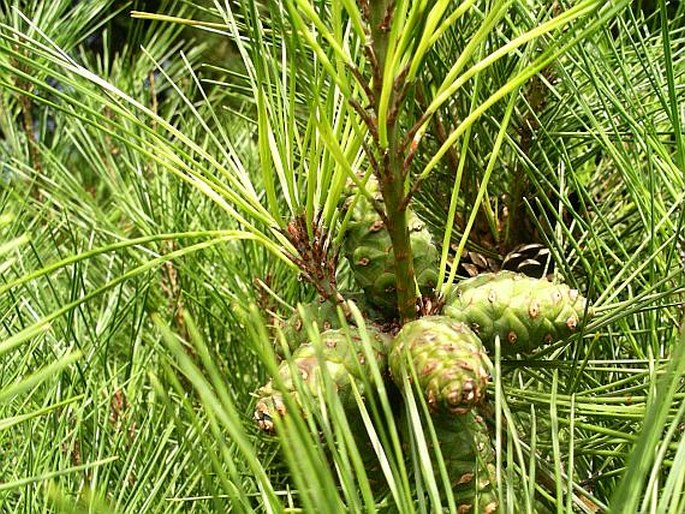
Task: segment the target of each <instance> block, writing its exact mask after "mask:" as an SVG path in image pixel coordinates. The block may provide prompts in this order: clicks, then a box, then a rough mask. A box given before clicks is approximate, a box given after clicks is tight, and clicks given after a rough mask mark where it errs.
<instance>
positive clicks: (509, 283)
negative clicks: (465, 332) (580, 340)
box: [443, 271, 592, 354]
mask: <svg viewBox="0 0 685 514" xmlns="http://www.w3.org/2000/svg"><path fill="white" fill-rule="evenodd" d="M586 304H587V301H586V299H585V298H584V297H583V296H581V295H580V294H579V293H578V291H577V290H575V289H571V288H570V287H568V286H567V285H565V284H553V283H551V282H549V281H547V280H545V279H536V278H530V277H527V276H525V275H521V274H518V273H513V272H510V271H500V272H499V273H486V274H482V275H478V276H477V277H474V278H472V279H469V280H465V281H464V282H461V283H460V284H459V285H458V286H457V287H456V289H455V290H454V291H452V292H451V293H450V294H449V295H448V298H447V300H446V303H445V309H444V311H443V314H445V315H446V316H448V317H450V318H452V319H453V320H455V321H462V322H464V323H466V324H468V325H469V327H471V329H472V330H473V331H474V332H476V334H478V337H480V339H481V340H482V341H483V344H484V345H485V347H486V348H487V349H488V350H489V351H491V352H493V351H494V348H495V336H499V337H500V342H501V349H502V354H512V353H526V352H530V351H532V350H534V349H536V348H538V347H539V346H541V345H543V344H547V343H552V342H554V341H557V340H559V339H563V338H565V337H568V336H570V335H571V334H573V333H574V332H576V331H577V330H578V329H579V328H580V326H581V325H582V323H584V322H585V318H584V316H585V310H586ZM587 316H588V318H589V317H591V316H592V309H588V312H587Z"/></svg>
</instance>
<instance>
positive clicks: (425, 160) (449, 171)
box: [0, 0, 685, 513]
mask: <svg viewBox="0 0 685 514" xmlns="http://www.w3.org/2000/svg"><path fill="white" fill-rule="evenodd" d="M334 4H336V2H330V3H329V2H316V3H313V4H312V7H311V8H307V7H306V6H308V5H309V3H308V2H305V1H304V0H297V1H295V0H293V1H287V2H264V3H262V2H250V1H247V0H245V1H238V2H228V1H227V2H218V1H217V2H200V3H188V2H181V1H178V2H177V1H159V2H118V1H107V0H98V1H90V2H72V1H66V0H55V1H51V2H41V1H30V0H24V1H19V0H17V1H10V0H3V1H2V2H1V3H0V272H1V280H0V322H1V326H0V359H1V362H2V367H1V370H0V456H1V458H0V510H1V511H2V512H60V511H64V512H141V513H142V512H146V513H147V512H227V511H236V512H243V511H247V512H253V511H256V512H281V511H284V510H289V511H295V510H300V509H301V510H304V511H308V512H309V511H311V512H323V511H325V512H338V511H339V512H347V511H353V512H357V511H360V512H361V511H366V512H374V511H376V510H383V509H392V508H395V506H397V508H398V509H399V510H401V511H403V512H405V511H406V512H409V511H419V512H431V511H432V509H433V508H434V506H435V504H434V500H435V499H436V498H437V496H438V495H437V494H434V493H435V491H437V490H438V489H440V488H441V487H442V486H443V485H444V484H441V476H440V469H439V464H438V463H433V464H434V467H430V466H429V467H426V466H425V465H422V464H421V462H422V458H424V457H425V455H424V454H423V453H422V452H423V451H424V447H422V446H421V444H417V445H415V446H412V447H402V446H400V445H399V444H398V443H397V441H398V433H399V431H400V425H401V424H402V423H406V424H408V425H409V426H410V427H412V430H416V431H417V432H418V428H419V427H420V426H421V423H420V421H419V418H420V416H419V414H418V413H419V412H423V411H422V405H421V400H420V399H419V398H417V399H414V400H412V401H415V403H414V407H415V409H414V411H415V412H416V416H415V417H414V418H411V419H409V420H408V421H407V420H403V421H400V420H394V419H393V416H394V414H393V405H394V403H393V402H394V399H393V394H395V392H393V391H385V390H383V389H381V390H380V391H379V399H378V402H377V403H373V404H372V405H370V406H369V410H368V413H367V414H368V419H369V422H368V428H369V430H370V431H372V432H373V430H374V428H373V427H376V428H375V430H377V431H378V438H379V447H381V448H382V450H379V451H381V453H383V455H384V456H385V458H386V460H387V467H386V469H385V477H386V479H387V480H388V483H389V489H388V490H387V491H385V492H383V493H374V492H373V491H372V487H371V486H370V484H369V480H368V477H366V476H364V474H360V473H359V461H360V456H359V452H358V451H356V449H355V448H354V444H353V442H350V441H349V440H347V439H345V438H344V429H345V423H346V422H347V421H346V415H345V413H344V412H343V411H342V408H341V407H340V405H339V403H336V401H335V399H330V401H331V403H330V406H329V410H328V411H326V412H324V413H323V414H321V415H320V416H319V415H317V416H311V417H309V418H308V419H306V420H304V421H303V420H300V419H295V420H293V421H292V423H291V424H289V425H288V426H287V427H286V429H284V430H283V432H282V433H281V434H279V437H278V438H277V437H267V436H265V435H263V434H260V433H258V431H257V430H256V428H255V426H254V422H253V419H252V413H253V408H254V397H253V393H254V391H255V390H256V389H257V388H258V387H259V386H260V385H261V384H263V383H264V382H265V381H266V380H267V377H268V376H269V375H271V374H273V372H274V370H275V368H276V365H277V364H276V359H275V356H274V354H273V350H272V346H271V345H272V342H271V341H272V339H273V335H274V332H273V325H274V324H275V322H276V321H277V320H278V319H284V318H287V317H288V316H289V314H290V313H291V312H292V309H293V308H294V307H295V306H296V305H297V302H300V301H307V300H310V299H313V298H314V297H315V291H314V289H313V288H312V287H311V286H310V285H309V284H307V283H306V281H302V280H297V278H298V269H297V268H296V266H295V265H294V264H293V263H292V261H290V260H289V259H288V258H287V256H286V255H285V253H284V251H287V252H291V251H292V248H291V246H289V245H290V243H289V241H288V240H287V239H286V238H285V237H284V236H283V230H282V229H283V228H284V227H285V226H286V225H287V223H288V221H289V220H290V219H291V218H292V217H293V216H294V215H295V214H301V213H304V214H305V217H306V218H307V219H308V222H309V223H310V226H311V224H312V223H313V221H314V219H315V213H319V212H321V213H323V214H322V216H321V217H322V219H323V220H324V221H323V223H324V226H325V227H327V228H329V229H330V230H331V231H332V232H333V233H337V232H336V231H337V229H338V227H339V223H340V220H339V219H338V218H337V214H336V213H337V206H338V203H339V200H340V195H341V191H342V188H343V184H344V182H345V180H346V179H347V175H346V173H347V171H348V170H351V169H354V170H357V169H363V168H365V167H367V166H368V163H367V164H365V162H366V161H365V159H366V155H367V154H365V153H364V151H363V149H362V146H363V142H364V141H365V140H366V139H365V138H366V137H367V136H368V132H367V131H366V127H365V125H364V124H363V123H362V122H361V121H360V120H359V118H358V117H357V111H355V109H354V108H352V107H351V106H350V103H349V102H348V100H349V98H356V96H355V95H358V94H360V93H359V91H358V90H357V89H355V87H354V80H353V77H352V76H351V72H350V71H349V69H348V68H346V67H345V65H344V63H342V62H341V61H340V60H339V59H341V55H349V56H352V57H353V60H354V62H356V63H363V62H364V61H363V59H364V57H363V56H364V52H363V45H361V44H359V42H358V41H357V40H356V39H355V38H354V36H353V35H354V30H355V27H354V22H355V18H354V16H353V15H351V14H349V13H353V12H354V9H353V7H354V5H355V3H354V2H342V4H343V5H344V9H343V7H340V6H337V7H336V5H334ZM419 4H421V5H423V4H426V2H423V3H421V2H417V3H416V5H419ZM428 4H430V2H429V3H428ZM441 4H444V5H445V7H446V8H447V7H449V9H450V12H453V11H454V10H456V9H458V7H457V6H458V5H460V4H459V3H456V2H454V3H451V2H438V3H436V5H441ZM603 4H604V3H603V2H591V1H585V2H542V1H541V2H525V1H508V2H501V1H492V2H486V1H484V2H470V1H469V2H464V3H463V5H465V6H466V7H465V8H464V9H465V11H464V12H466V14H465V15H463V16H461V17H459V18H458V19H455V21H454V22H453V23H452V24H448V25H447V26H446V27H445V32H444V33H443V34H441V35H440V37H436V38H435V39H433V40H431V44H430V46H428V47H427V48H426V49H425V60H424V61H422V64H421V67H420V68H419V69H418V71H417V75H416V77H417V79H416V80H417V84H418V86H416V88H415V90H413V91H414V92H413V94H412V102H410V103H409V106H408V107H407V108H406V111H405V116H406V117H405V118H402V119H401V121H400V127H401V130H405V131H406V130H410V129H411V123H410V121H411V120H412V119H414V120H415V119H417V118H418V117H419V115H420V114H421V113H423V112H425V110H426V108H427V106H429V105H432V104H431V101H432V100H433V99H434V96H433V95H435V94H436V92H438V91H440V87H441V84H442V83H441V80H442V78H444V77H445V76H447V75H448V74H449V71H450V69H451V67H452V65H453V64H454V63H455V62H456V61H457V59H458V56H463V55H468V58H466V57H465V58H464V63H463V65H464V66H463V69H462V70H461V72H460V73H461V74H460V75H459V77H458V78H457V79H458V80H461V79H462V78H463V82H462V83H461V85H460V88H459V89H458V91H453V92H451V93H450V94H449V95H448V96H449V101H445V102H443V103H441V104H439V105H437V107H436V109H435V113H436V115H435V119H436V120H438V119H439V120H440V121H436V122H435V123H434V124H433V125H430V127H429V128H428V129H427V132H426V134H427V135H425V136H424V140H423V142H422V146H421V147H420V148H421V149H420V151H419V152H417V154H416V156H415V157H414V158H413V161H412V163H411V173H412V174H411V178H412V180H415V181H416V180H418V177H421V183H422V187H421V190H420V191H419V193H418V194H417V195H416V196H415V197H414V199H413V204H412V205H414V206H415V208H416V210H417V211H418V213H419V214H420V216H421V217H422V219H423V220H424V221H425V222H426V223H427V225H428V226H429V228H430V230H431V232H432V233H433V236H434V239H435V240H436V241H437V242H438V243H439V244H440V248H441V251H442V262H441V274H442V276H443V277H444V279H445V280H444V283H443V284H441V285H442V286H444V287H445V288H448V287H449V285H450V283H451V282H452V281H453V280H455V277H454V276H453V275H454V274H457V273H459V274H461V275H463V263H464V262H466V263H467V264H469V263H470V264H472V265H476V263H477V262H480V260H478V261H476V260H474V261H469V258H470V257H469V252H473V254H474V255H476V256H480V257H482V258H484V259H485V261H488V259H489V260H490V261H491V262H492V263H494V264H489V266H494V267H498V266H499V265H501V262H502V260H503V258H504V257H505V255H507V253H508V252H510V251H511V250H513V249H514V248H516V246H517V245H519V244H521V243H541V244H544V245H545V246H547V247H549V248H550V250H551V252H552V254H553V256H554V262H555V273H556V278H557V279H563V280H565V281H566V282H567V283H569V284H571V285H573V286H574V287H576V288H578V289H579V290H580V291H582V292H583V294H585V295H586V296H587V297H588V298H589V299H590V300H591V301H592V302H593V305H594V309H595V312H596V314H595V317H594V318H593V319H592V320H591V322H590V324H589V325H588V326H587V327H586V328H585V329H584V331H583V332H582V334H580V336H578V337H574V338H572V339H571V340H569V341H562V342H559V343H556V344H555V345H552V346H550V347H547V348H545V349H544V350H542V351H541V352H539V353H536V354H535V355H534V356H533V357H530V358H529V357H526V358H523V357H522V358H512V359H496V358H495V356H493V360H495V366H496V372H495V374H494V375H495V380H494V383H493V387H492V404H493V406H494V407H493V408H494V410H495V412H496V415H493V430H494V433H495V434H496V438H495V443H496V447H497V450H498V461H497V469H498V485H499V490H500V494H501V495H502V499H503V501H502V504H503V505H504V506H505V507H504V509H505V511H506V512H519V511H520V512H548V511H549V512H590V513H594V512H616V513H623V512H655V513H656V512H659V513H660V512H663V513H671V512H683V511H685V495H684V494H683V485H684V483H685V443H684V442H683V436H682V434H683V427H684V424H685V402H683V397H684V394H685V391H684V390H683V372H684V371H685V369H684V368H685V355H684V353H685V344H684V343H683V338H682V336H681V335H680V334H679V325H680V323H681V318H682V315H683V308H682V302H683V292H684V291H683V289H684V286H685V277H684V274H683V267H682V266H683V263H682V261H681V250H682V247H681V234H682V226H683V220H684V219H685V210H684V209H683V206H684V204H683V197H684V191H685V187H684V186H685V139H683V134H682V126H683V117H684V115H683V105H685V104H684V103H683V102H684V100H685V89H683V87H682V84H683V77H684V76H685V53H683V52H682V49H683V48H684V45H685V37H684V36H685V34H684V33H683V27H685V25H684V23H683V22H684V21H685V7H682V6H681V4H680V3H679V2H670V3H667V2H664V1H662V2H653V3H646V2H633V3H630V5H628V4H629V3H628V2H614V3H610V4H609V5H606V6H604V5H603ZM398 5H405V2H398ZM424 7H425V6H424ZM426 8H427V7H426ZM132 11H134V12H135V14H134V16H133V17H131V12H132ZM345 13H347V14H345ZM493 13H494V14H493ZM564 13H571V14H568V16H569V18H568V19H567V20H566V21H564V23H560V24H559V25H555V26H553V27H551V28H550V30H547V31H545V30H542V29H540V27H544V26H545V25H544V24H545V23H547V22H550V20H558V19H559V18H558V17H559V16H563V15H564ZM315 20H320V21H321V23H322V25H317V23H315ZM550 23H555V22H553V21H552V22H550ZM324 26H325V27H328V28H330V33H329V34H327V33H326V31H325V30H324ZM350 34H352V35H350ZM522 36H526V37H528V36H529V39H527V40H526V42H525V44H524V43H521V44H519V45H512V46H510V47H507V45H508V44H510V43H511V42H512V41H516V38H518V37H522ZM339 41H342V42H344V43H345V44H341V45H340V46H339V47H336V46H335V43H336V42H339ZM469 45H472V46H469ZM500 48H506V49H507V51H506V52H502V54H501V55H499V56H498V57H499V58H498V59H492V60H490V61H488V60H487V59H488V58H489V56H491V55H493V53H494V52H495V51H497V49H500ZM465 49H469V51H468V52H467V51H466V50H465ZM469 52H470V53H469ZM336 59H338V60H336ZM360 66H361V69H362V70H363V71H365V72H366V71H368V68H364V67H363V65H360ZM469 73H470V75H468V74H469ZM346 88H348V90H346ZM500 92H501V95H500V96H499V97H498V98H499V100H498V101H495V100H497V98H495V100H492V99H493V98H494V97H493V95H498V94H500ZM474 113H476V114H477V116H476V114H474ZM472 115H473V116H472ZM412 116H413V118H412ZM465 121H468V123H465ZM455 131H460V132H459V134H458V135H460V136H461V137H460V138H456V137H455V140H454V141H452V142H450V143H449V144H446V143H445V142H446V141H447V137H448V136H449V135H450V134H454V133H455ZM442 149H444V152H443V155H442V156H441V155H440V154H439V152H441V151H442ZM436 156H437V157H436ZM456 177H459V178H460V181H461V183H459V182H460V181H459V180H457V181H456V183H455V178H456ZM424 178H425V180H424ZM450 200H451V201H450ZM455 257H456V259H460V258H461V260H462V268H459V267H458V266H457V263H456V260H455ZM474 258H475V257H474ZM456 280H458V278H456ZM343 285H344V281H343ZM348 285H349V284H348ZM410 403H411V402H410ZM424 407H425V406H424ZM410 410H411V409H410ZM414 411H412V412H414ZM422 437H423V436H422ZM425 437H429V434H426V435H425ZM424 446H425V439H424ZM281 449H282V450H281ZM417 491H418V492H417ZM445 508H446V509H451V510H452V511H455V510H454V509H455V506H454V505H453V504H452V505H446V506H445Z"/></svg>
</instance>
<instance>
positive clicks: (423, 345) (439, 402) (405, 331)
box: [388, 316, 490, 414]
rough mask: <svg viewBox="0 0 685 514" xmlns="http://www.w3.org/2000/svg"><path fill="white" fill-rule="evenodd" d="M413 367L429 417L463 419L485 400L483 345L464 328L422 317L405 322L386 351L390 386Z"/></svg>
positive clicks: (486, 374)
mask: <svg viewBox="0 0 685 514" xmlns="http://www.w3.org/2000/svg"><path fill="white" fill-rule="evenodd" d="M408 361H411V362H412V363H413V365H414V369H415V370H416V373H417V375H418V380H419V387H420V389H421V390H422V391H423V392H424V395H425V398H426V402H427V403H428V406H429V407H430V409H431V410H432V411H433V412H435V413H440V412H448V413H452V414H463V413H465V412H468V411H469V410H470V409H471V408H472V407H474V406H475V405H477V404H479V403H480V402H481V401H482V400H483V398H484V397H485V390H486V388H487V383H488V378H489V368H490V362H489V360H488V358H487V356H486V354H485V350H484V348H483V344H482V343H481V341H480V339H478V337H477V336H476V334H474V333H473V332H472V331H471V329H469V328H468V326H467V325H466V324H464V323H460V322H455V321H454V320H451V319H450V318H447V317H445V316H426V317H424V318H421V319H418V320H415V321H412V322H409V323H407V324H406V325H404V326H403V327H402V330H400V332H399V333H398V334H397V336H396V337H395V339H394V340H393V341H392V343H391V346H390V352H389V355H388V364H389V367H390V373H391V375H392V376H393V379H394V380H395V383H396V384H397V385H398V386H399V387H401V386H402V379H401V377H402V374H403V373H409V366H408V365H407V364H408Z"/></svg>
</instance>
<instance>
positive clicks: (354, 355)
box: [254, 327, 387, 432]
mask: <svg viewBox="0 0 685 514" xmlns="http://www.w3.org/2000/svg"><path fill="white" fill-rule="evenodd" d="M367 330H368V332H369V336H370V337H371V342H372V345H373V349H374V351H375V352H376V358H375V360H376V362H377V365H378V367H379V368H380V369H381V371H384V370H385V369H386V366H387V362H386V345H387V336H385V335H384V334H382V333H381V332H378V331H376V330H374V329H372V328H371V327H368V328H367ZM314 344H315V343H313V342H307V343H306V344H303V345H302V346H300V347H299V348H297V349H296V350H295V352H294V353H293V354H292V356H291V358H290V360H289V361H284V362H282V363H281V365H280V367H279V369H278V374H279V377H280V379H281V381H282V388H280V389H279V387H278V386H277V385H276V384H275V383H274V382H273V381H272V380H270V381H269V382H268V383H267V384H266V385H265V386H263V387H261V388H260V389H259V390H258V391H257V396H258V400H257V405H256V408H255V414H254V417H255V420H256V421H257V424H258V426H259V428H260V429H261V430H263V431H265V432H273V430H274V423H273V419H274V417H276V416H285V415H286V413H287V412H286V411H287V409H286V405H285V402H284V401H283V395H284V394H290V395H292V396H293V397H294V399H295V401H296V402H297V403H298V404H299V405H300V406H301V405H302V403H301V402H300V401H299V399H298V392H297V386H296V384H297V383H296V378H295V376H293V371H295V372H296V373H297V374H299V376H300V379H301V380H302V382H303V385H304V387H305V388H306V390H308V392H309V393H311V394H312V395H315V396H316V395H322V394H323V392H324V387H325V385H324V381H323V376H322V370H321V368H322V366H325V368H326V371H327V373H328V375H329V376H330V378H331V380H332V381H333V384H334V386H335V388H336V389H337V392H338V394H339V396H340V400H341V402H342V404H343V406H344V407H345V408H349V407H351V406H353V405H356V403H355V400H354V395H353V390H352V386H351V384H352V383H353V382H354V383H355V385H356V386H357V389H358V390H359V392H360V393H361V394H362V395H363V394H365V393H366V391H365V390H364V380H363V377H369V376H370V369H371V368H370V366H369V363H368V362H367V361H366V359H365V356H364V353H363V350H362V340H361V336H360V335H359V332H358V331H357V330H356V329H354V328H350V338H349V340H348V338H347V337H346V336H345V333H344V332H343V331H342V330H329V331H327V332H324V333H322V334H321V337H320V341H318V342H317V343H316V344H320V345H321V346H320V348H316V347H315V346H314ZM319 352H320V353H321V354H322V357H323V360H319V358H318V355H317V354H318V353H319ZM291 363H292V364H291Z"/></svg>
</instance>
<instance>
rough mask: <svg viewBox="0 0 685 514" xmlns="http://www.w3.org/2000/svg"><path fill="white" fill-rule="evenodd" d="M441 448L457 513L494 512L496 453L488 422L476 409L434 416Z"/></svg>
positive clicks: (495, 503) (496, 506)
mask: <svg viewBox="0 0 685 514" xmlns="http://www.w3.org/2000/svg"><path fill="white" fill-rule="evenodd" d="M433 426H434V427H435V431H436V435H437V439H438V441H439V442H440V452H441V453H442V457H443V459H444V461H445V466H446V468H447V474H448V475H449V477H450V481H451V483H452V493H453V495H454V501H455V503H456V505H457V512H458V513H460V514H466V513H468V514H494V513H496V512H497V511H498V501H497V494H496V491H495V486H496V478H495V455H494V452H493V449H492V444H491V442H490V437H489V434H488V429H487V426H486V425H485V421H484V420H483V418H482V417H481V416H479V415H478V413H477V412H476V410H472V411H469V412H467V413H465V414H461V415H458V416H440V417H437V418H434V419H433Z"/></svg>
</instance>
